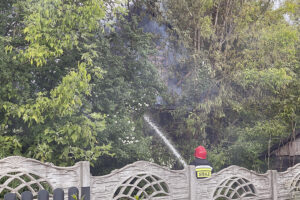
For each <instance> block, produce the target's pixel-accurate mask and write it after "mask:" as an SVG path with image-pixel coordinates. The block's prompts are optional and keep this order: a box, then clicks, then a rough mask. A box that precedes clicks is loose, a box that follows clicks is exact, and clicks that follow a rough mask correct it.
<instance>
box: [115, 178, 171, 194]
mask: <svg viewBox="0 0 300 200" xmlns="http://www.w3.org/2000/svg"><path fill="white" fill-rule="evenodd" d="M162 196H169V189H168V185H167V184H166V183H165V182H164V181H163V180H162V179H161V178H159V177H157V176H155V175H151V174H138V175H135V176H131V177H130V178H128V179H127V180H125V181H124V182H123V183H122V184H121V185H120V186H119V187H118V188H117V190H116V191H115V193H114V200H125V199H126V200H135V197H139V198H140V199H151V198H153V197H162Z"/></svg>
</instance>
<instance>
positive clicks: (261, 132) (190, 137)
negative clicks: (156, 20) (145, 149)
mask: <svg viewBox="0 0 300 200" xmlns="http://www.w3.org/2000/svg"><path fill="white" fill-rule="evenodd" d="M165 5H166V6H167V8H168V13H167V14H166V16H165V17H162V18H163V19H165V20H167V21H168V22H169V23H170V27H171V29H170V34H171V35H172V37H171V42H173V43H174V47H175V48H178V47H180V48H181V50H182V49H183V50H182V51H180V52H185V54H184V55H183V57H184V58H183V59H180V60H178V64H177V66H176V67H173V69H174V74H176V75H177V78H178V79H179V80H181V81H180V83H181V85H179V86H180V87H181V88H182V91H183V93H182V94H181V95H180V96H177V97H176V96H173V97H172V98H173V99H174V98H175V99H176V100H175V101H174V100H172V101H169V103H170V104H171V105H172V104H173V107H174V104H175V110H172V111H167V110H166V111H164V112H165V113H164V115H163V116H168V117H165V118H164V119H163V121H164V124H163V125H164V129H165V130H166V131H167V132H169V133H170V135H171V136H170V137H171V138H172V140H173V141H176V142H175V143H176V144H177V146H178V149H179V150H180V151H181V153H182V154H183V155H184V156H185V157H186V158H188V159H187V160H191V159H192V155H193V154H192V151H193V150H192V149H191V146H193V147H196V146H198V145H200V144H202V145H205V146H206V147H207V148H208V149H209V158H208V159H209V160H210V161H211V162H212V163H213V164H214V166H215V168H216V169H217V170H218V169H221V168H223V167H226V166H228V165H230V164H236V165H241V166H245V167H248V168H251V169H256V170H265V169H266V168H267V167H270V166H268V163H267V162H264V161H262V160H260V159H259V157H260V156H261V154H262V153H263V152H267V150H268V149H269V148H270V146H272V145H273V144H275V143H276V142H280V141H281V140H283V139H284V138H286V137H288V136H290V135H292V134H295V131H296V130H297V129H298V127H299V119H300V118H299V113H300V112H299V111H300V109H299V108H300V107H299V105H300V104H299V96H300V94H299V91H300V88H299V86H300V85H299V24H297V22H296V21H293V20H294V19H295V17H294V14H293V13H295V12H297V9H299V6H297V3H296V2H295V1H286V2H285V4H284V5H283V6H282V7H280V8H279V9H277V10H274V9H273V8H272V6H273V5H272V3H271V2H265V1H230V2H229V1H225V0H224V1H223V0H220V1H214V2H211V1H194V0H184V1H180V2H179V1H178V2H176V3H173V2H171V1H170V2H169V3H166V4H165ZM182 13H185V15H182ZM285 14H288V15H289V16H290V17H291V18H290V21H286V20H285V17H284V15H285ZM178 65H179V66H180V67H178ZM178 74H179V75H178ZM172 98H170V99H172ZM166 113H168V114H166ZM166 122H167V123H166ZM187 144H189V145H188V146H187Z"/></svg>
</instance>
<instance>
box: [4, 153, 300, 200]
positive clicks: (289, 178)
mask: <svg viewBox="0 0 300 200" xmlns="http://www.w3.org/2000/svg"><path fill="white" fill-rule="evenodd" d="M56 188H59V189H60V190H59V194H60V196H62V198H63V196H64V198H65V199H68V192H69V190H70V188H78V189H79V190H78V191H79V192H78V194H81V195H82V194H84V195H83V196H84V199H85V200H90V199H92V200H98V199H103V200H106V199H107V200H136V199H143V200H146V199H153V200H156V199H157V200H184V199H186V200H198V199H206V200H210V199H211V200H231V199H243V200H244V199H245V200H250V199H251V200H257V199H265V200H286V199H300V164H298V165H295V166H294V167H291V168H289V169H288V170H287V171H285V172H277V171H275V170H269V171H267V172H266V173H265V174H258V173H256V172H254V171H251V170H247V169H245V168H242V167H239V166H230V167H228V168H226V169H223V170H221V171H219V172H218V173H214V174H212V176H211V177H210V178H205V179H197V178H196V174H195V167H194V166H187V167H185V168H184V169H183V170H170V169H168V168H166V167H162V166H160V165H157V164H154V163H150V162H145V161H138V162H135V163H133V164H130V165H127V166H125V167H123V168H121V169H118V170H114V171H113V172H111V173H110V174H108V175H105V176H91V174H90V165H89V162H86V161H84V162H78V163H76V164H75V165H74V166H71V167H57V166H54V165H53V164H51V163H42V162H39V161H37V160H34V159H28V158H23V157H19V156H12V157H7V158H4V159H2V160H0V199H3V198H4V195H5V194H8V193H14V196H15V198H16V199H21V198H22V197H21V196H22V193H24V192H25V191H26V192H27V194H28V193H30V196H32V198H33V199H37V197H38V196H39V194H41V193H39V191H48V192H47V195H48V197H49V198H50V199H53V196H55V195H53V191H55V189H56ZM55 198H56V197H55ZM70 198H71V197H70ZM41 200H44V199H41Z"/></svg>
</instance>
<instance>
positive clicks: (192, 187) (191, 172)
mask: <svg viewBox="0 0 300 200" xmlns="http://www.w3.org/2000/svg"><path fill="white" fill-rule="evenodd" d="M187 167H188V173H189V177H188V178H189V186H190V187H189V196H190V200H196V198H197V196H196V195H197V194H196V176H195V166H192V165H188V166H187Z"/></svg>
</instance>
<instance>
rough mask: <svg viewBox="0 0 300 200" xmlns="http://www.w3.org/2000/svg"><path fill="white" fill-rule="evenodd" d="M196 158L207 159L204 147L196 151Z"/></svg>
mask: <svg viewBox="0 0 300 200" xmlns="http://www.w3.org/2000/svg"><path fill="white" fill-rule="evenodd" d="M194 155H195V157H196V158H201V159H206V149H205V148H204V147H203V146H199V147H197V148H196V149H195V154H194Z"/></svg>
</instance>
